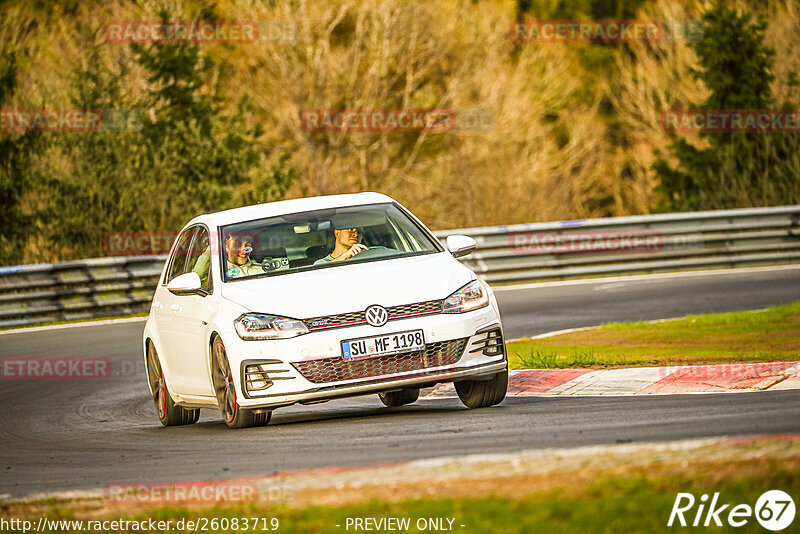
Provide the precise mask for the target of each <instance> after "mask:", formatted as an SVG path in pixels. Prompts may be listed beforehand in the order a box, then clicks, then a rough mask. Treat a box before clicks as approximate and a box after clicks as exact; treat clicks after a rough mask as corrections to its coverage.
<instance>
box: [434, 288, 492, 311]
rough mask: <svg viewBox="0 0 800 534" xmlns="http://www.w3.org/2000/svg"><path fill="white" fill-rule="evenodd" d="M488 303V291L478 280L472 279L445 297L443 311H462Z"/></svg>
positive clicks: (474, 308)
mask: <svg viewBox="0 0 800 534" xmlns="http://www.w3.org/2000/svg"><path fill="white" fill-rule="evenodd" d="M488 305H489V293H488V292H487V291H486V289H484V287H483V284H482V283H481V281H480V280H473V281H472V282H470V283H469V284H467V285H465V286H464V287H462V288H461V289H459V290H458V291H456V292H455V293H453V294H452V295H450V296H449V297H447V298H446V299H444V306H443V307H442V311H443V312H444V313H464V312H468V311H472V310H477V309H478V308H483V307H484V306H488Z"/></svg>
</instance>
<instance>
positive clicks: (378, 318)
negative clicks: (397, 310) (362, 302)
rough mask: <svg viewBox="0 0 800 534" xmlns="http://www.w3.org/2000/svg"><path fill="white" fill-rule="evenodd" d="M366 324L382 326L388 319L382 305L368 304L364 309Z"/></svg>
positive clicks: (387, 314) (387, 313)
mask: <svg viewBox="0 0 800 534" xmlns="http://www.w3.org/2000/svg"><path fill="white" fill-rule="evenodd" d="M366 316H367V324H368V325H371V326H383V325H385V324H386V321H388V320H389V312H387V311H386V308H384V307H383V306H378V305H377V304H376V305H375V306H370V307H369V308H367V311H366Z"/></svg>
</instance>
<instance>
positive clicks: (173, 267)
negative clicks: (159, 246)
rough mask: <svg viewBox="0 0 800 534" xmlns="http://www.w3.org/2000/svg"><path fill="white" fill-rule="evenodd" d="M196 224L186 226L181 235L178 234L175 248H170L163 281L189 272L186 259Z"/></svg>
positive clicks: (167, 281) (166, 281) (165, 281)
mask: <svg viewBox="0 0 800 534" xmlns="http://www.w3.org/2000/svg"><path fill="white" fill-rule="evenodd" d="M196 230H197V227H196V226H192V227H191V228H187V229H186V230H184V231H183V232H181V235H179V236H178V239H177V241H176V242H175V248H174V249H173V250H172V255H171V256H170V258H169V268H168V269H167V278H166V279H165V280H164V283H166V284H168V283H169V282H170V281H171V280H172V279H173V278H175V277H176V276H180V275H182V274H184V273H187V272H189V269H188V268H187V266H186V259H187V256H188V255H189V247H190V246H191V244H192V236H194V233H195V231H196Z"/></svg>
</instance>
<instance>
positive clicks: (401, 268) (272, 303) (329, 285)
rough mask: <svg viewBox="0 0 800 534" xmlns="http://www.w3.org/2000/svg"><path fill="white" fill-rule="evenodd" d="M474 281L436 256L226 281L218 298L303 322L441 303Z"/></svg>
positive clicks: (447, 259)
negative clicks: (375, 307)
mask: <svg viewBox="0 0 800 534" xmlns="http://www.w3.org/2000/svg"><path fill="white" fill-rule="evenodd" d="M474 277H475V275H474V274H473V273H472V271H470V270H469V269H468V268H467V267H465V266H464V265H462V264H461V263H460V262H458V261H457V260H455V259H454V258H453V257H452V256H451V255H450V254H449V253H439V254H429V255H424V256H415V257H410V258H397V259H386V260H381V261H374V262H369V263H354V264H351V265H340V266H335V267H328V268H325V269H317V270H313V271H305V272H302V271H301V272H297V273H291V274H284V275H278V276H270V277H264V278H256V279H253V280H242V281H238V282H227V283H225V284H222V286H223V287H222V296H223V297H224V298H226V299H228V300H231V301H233V302H235V303H237V304H240V305H242V306H244V307H246V308H248V309H249V310H250V311H253V312H261V313H269V314H273V315H282V316H286V317H293V318H297V319H306V318H310V317H319V316H322V315H333V314H336V313H347V312H353V311H361V310H364V309H366V308H367V307H368V306H370V305H372V304H380V305H382V306H396V305H399V304H412V303H415V302H422V301H426V300H434V299H443V298H445V297H447V296H448V295H450V294H451V293H452V292H453V291H455V290H457V289H458V288H460V287H461V286H463V285H464V284H466V283H467V282H469V281H470V280H471V279H473V278H474Z"/></svg>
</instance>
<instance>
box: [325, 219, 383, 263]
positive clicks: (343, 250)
mask: <svg viewBox="0 0 800 534" xmlns="http://www.w3.org/2000/svg"><path fill="white" fill-rule="evenodd" d="M333 235H334V236H335V237H336V244H335V245H334V246H333V251H332V252H331V253H330V254H328V255H327V256H325V257H324V258H320V259H318V260H317V261H315V262H314V265H322V264H323V263H330V262H332V261H344V260H348V259H350V258H352V257H353V256H355V255H356V254H358V253H359V252H362V251H364V250H369V247H367V246H366V245H363V244H361V243H360V242H359V241H361V232H359V231H358V228H342V229H339V230H334V231H333Z"/></svg>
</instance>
